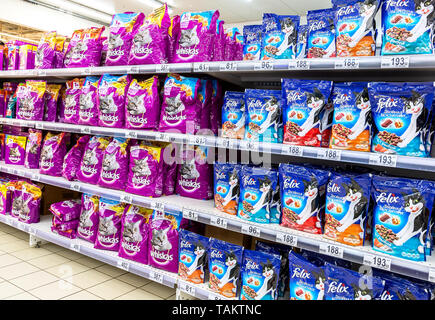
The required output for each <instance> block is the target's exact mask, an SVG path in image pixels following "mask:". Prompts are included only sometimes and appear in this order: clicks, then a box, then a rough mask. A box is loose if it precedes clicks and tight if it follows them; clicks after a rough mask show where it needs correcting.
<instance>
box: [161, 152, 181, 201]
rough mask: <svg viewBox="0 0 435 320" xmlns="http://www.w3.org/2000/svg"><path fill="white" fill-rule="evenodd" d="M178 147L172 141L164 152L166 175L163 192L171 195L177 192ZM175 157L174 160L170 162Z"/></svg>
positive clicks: (164, 170)
mask: <svg viewBox="0 0 435 320" xmlns="http://www.w3.org/2000/svg"><path fill="white" fill-rule="evenodd" d="M175 156H176V148H175V146H174V145H173V144H172V143H171V144H168V146H167V147H166V148H165V151H164V153H163V159H164V161H163V177H165V183H164V184H163V194H164V195H165V196H170V195H172V194H174V193H175V181H176V180H177V168H178V165H177V161H175ZM170 159H173V162H172V163H171V162H170Z"/></svg>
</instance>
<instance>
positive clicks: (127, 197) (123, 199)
mask: <svg viewBox="0 0 435 320" xmlns="http://www.w3.org/2000/svg"><path fill="white" fill-rule="evenodd" d="M120 201H121V202H123V203H129V204H132V203H133V197H132V196H131V195H129V194H123V195H122V196H121V197H120Z"/></svg>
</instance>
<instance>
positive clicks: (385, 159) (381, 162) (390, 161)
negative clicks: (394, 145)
mask: <svg viewBox="0 0 435 320" xmlns="http://www.w3.org/2000/svg"><path fill="white" fill-rule="evenodd" d="M369 163H370V164H372V165H375V166H386V167H393V168H395V167H396V165H397V156H396V155H391V154H371V155H370V157H369Z"/></svg>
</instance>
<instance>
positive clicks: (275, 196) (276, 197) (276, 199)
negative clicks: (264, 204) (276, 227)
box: [270, 188, 281, 221]
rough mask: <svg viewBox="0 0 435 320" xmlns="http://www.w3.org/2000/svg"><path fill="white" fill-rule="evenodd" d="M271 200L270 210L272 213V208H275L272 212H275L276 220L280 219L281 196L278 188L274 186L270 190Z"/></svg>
mask: <svg viewBox="0 0 435 320" xmlns="http://www.w3.org/2000/svg"><path fill="white" fill-rule="evenodd" d="M271 198H272V201H271V202H270V211H271V213H272V208H275V209H276V211H274V212H273V213H274V214H275V217H274V218H275V219H276V220H277V221H280V218H281V196H280V192H279V188H275V189H273V190H272V196H271Z"/></svg>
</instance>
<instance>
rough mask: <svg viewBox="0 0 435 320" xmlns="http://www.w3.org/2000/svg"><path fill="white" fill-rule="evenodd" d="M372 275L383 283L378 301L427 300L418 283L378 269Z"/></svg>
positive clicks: (426, 295) (423, 289)
mask: <svg viewBox="0 0 435 320" xmlns="http://www.w3.org/2000/svg"><path fill="white" fill-rule="evenodd" d="M373 274H374V275H375V276H376V277H379V278H381V279H382V280H384V282H385V286H384V290H383V291H382V293H381V295H380V297H379V300H429V293H428V292H427V291H426V290H425V288H424V287H423V286H421V285H420V284H418V283H415V282H411V281H408V280H406V279H405V278H402V277H398V276H396V275H394V274H392V273H387V272H383V271H381V270H378V269H373Z"/></svg>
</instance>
